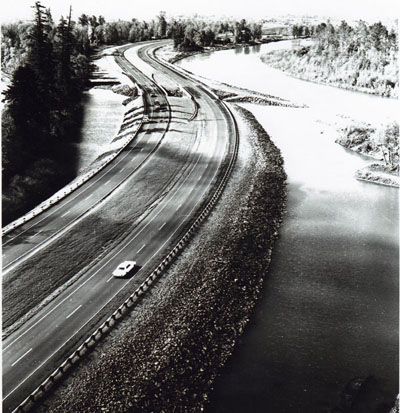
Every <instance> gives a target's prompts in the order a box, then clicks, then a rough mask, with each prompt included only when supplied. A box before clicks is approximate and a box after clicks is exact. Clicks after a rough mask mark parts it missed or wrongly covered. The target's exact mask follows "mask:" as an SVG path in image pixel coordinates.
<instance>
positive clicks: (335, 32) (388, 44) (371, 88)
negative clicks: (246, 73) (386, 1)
mask: <svg viewBox="0 0 400 413" xmlns="http://www.w3.org/2000/svg"><path fill="white" fill-rule="evenodd" d="M292 32H293V35H294V37H300V35H304V34H309V35H310V36H311V38H312V40H313V41H312V43H311V44H309V45H307V46H300V47H293V49H292V50H285V51H276V52H272V53H269V54H266V55H264V56H263V58H262V59H263V61H264V62H265V63H267V64H268V65H271V66H272V67H275V68H277V69H281V70H284V71H287V72H288V73H290V74H291V75H294V76H297V77H300V78H302V79H306V80H312V81H317V82H324V83H329V84H332V85H335V86H339V87H343V88H347V89H354V90H358V91H362V92H367V93H373V94H377V95H381V96H385V97H393V98H396V97H398V96H399V82H398V75H399V73H398V60H397V59H398V42H397V39H398V33H397V29H396V26H393V27H392V28H390V29H388V28H387V27H386V26H384V25H383V24H382V23H381V22H378V23H374V24H370V25H369V24H367V23H366V22H364V21H359V22H358V23H356V24H355V25H353V26H351V25H349V24H348V23H346V22H345V21H342V22H341V23H340V24H339V25H337V26H334V25H333V24H331V23H330V22H329V21H328V22H326V23H320V24H318V25H316V26H313V27H312V28H310V29H309V30H308V33H304V32H301V33H300V35H299V30H298V28H295V30H292Z"/></svg>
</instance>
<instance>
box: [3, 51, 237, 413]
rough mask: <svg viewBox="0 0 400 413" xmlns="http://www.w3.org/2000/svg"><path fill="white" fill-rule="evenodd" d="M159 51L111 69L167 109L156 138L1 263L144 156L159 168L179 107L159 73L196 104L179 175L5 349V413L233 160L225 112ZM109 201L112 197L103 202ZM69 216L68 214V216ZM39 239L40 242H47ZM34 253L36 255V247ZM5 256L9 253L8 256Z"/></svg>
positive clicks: (126, 286) (134, 281)
mask: <svg viewBox="0 0 400 413" xmlns="http://www.w3.org/2000/svg"><path fill="white" fill-rule="evenodd" d="M158 46H159V43H155V44H154V43H150V44H148V45H144V46H143V45H141V46H136V47H133V48H131V49H128V48H127V47H124V48H122V49H121V50H122V52H124V50H125V49H127V53H126V55H127V57H128V60H131V61H132V62H133V64H134V65H135V66H136V67H137V68H139V69H140V70H138V69H134V70H132V66H131V65H129V64H128V62H127V60H126V59H125V58H124V57H123V56H116V61H117V62H118V63H119V64H120V65H121V67H123V69H124V70H125V71H127V72H128V71H129V73H130V74H131V75H132V76H133V77H134V78H135V79H136V81H138V82H139V83H141V84H142V82H143V83H145V85H146V87H147V88H148V90H147V92H149V93H148V96H147V97H146V99H148V107H149V108H151V107H153V108H154V100H151V99H150V98H151V95H154V96H155V97H154V99H155V98H156V99H157V100H158V101H159V103H160V105H161V106H164V107H166V108H167V107H168V108H169V110H167V111H164V112H161V113H162V115H161V116H160V114H157V116H158V117H157V121H160V120H161V121H162V122H161V125H162V130H161V131H159V132H154V133H153V132H152V134H151V137H148V136H147V137H146V138H145V132H146V124H145V125H144V126H143V137H140V136H138V137H137V138H136V140H135V142H134V143H133V144H132V148H129V150H127V151H125V152H123V153H122V154H121V156H120V157H118V159H117V160H116V161H115V162H114V163H113V164H112V165H110V166H109V167H107V168H106V169H105V170H104V171H103V172H101V173H100V174H99V175H97V176H96V177H95V178H94V180H93V182H92V181H89V182H88V183H87V184H85V185H84V187H85V188H84V187H82V188H81V189H79V190H78V191H77V193H76V194H72V197H73V199H72V200H69V201H68V198H69V197H68V198H66V199H65V200H64V201H63V202H61V203H60V204H59V205H57V206H56V207H55V208H60V207H61V205H64V203H65V206H63V207H62V209H61V211H60V210H59V209H56V210H55V211H52V210H53V208H50V209H49V210H48V211H47V212H46V213H45V215H43V214H42V215H40V216H38V217H37V219H35V220H34V221H32V222H30V223H29V224H28V225H33V227H29V228H26V229H24V231H25V232H24V231H22V230H20V231H19V232H18V234H17V235H16V236H15V234H14V238H12V237H9V238H8V239H7V240H6V241H7V242H8V243H7V246H6V249H5V256H6V258H7V256H8V254H10V257H9V258H7V261H6V264H5V265H6V267H7V266H9V268H12V266H13V265H18V260H21V259H29V254H33V253H34V250H32V251H30V250H29V247H28V249H23V248H22V247H21V248H22V249H18V245H20V244H21V243H22V244H25V243H26V238H27V237H29V236H32V235H33V234H35V233H37V232H38V231H39V230H40V225H54V227H55V230H54V231H60V228H62V229H61V231H64V230H66V229H64V226H65V225H71V223H73V222H74V219H75V220H76V219H77V218H78V217H79V214H82V213H88V211H89V210H90V208H93V206H94V205H96V203H98V201H99V200H101V199H103V198H104V194H105V193H107V191H108V192H110V189H111V190H112V187H113V186H115V185H118V183H120V182H122V181H127V183H128V184H129V183H131V184H134V182H135V179H137V174H140V171H141V169H142V168H144V167H145V166H146V165H147V164H148V163H149V162H150V161H149V162H145V160H146V156H147V157H149V156H150V155H151V156H150V159H151V162H155V163H156V162H157V156H158V152H159V150H160V148H163V147H165V146H168V137H169V134H170V133H172V132H171V131H170V130H169V127H168V125H169V124H170V121H171V111H172V112H173V110H174V109H173V108H174V107H176V105H170V103H169V101H171V102H172V101H176V100H178V99H179V98H167V97H166V96H165V95H163V94H162V93H161V92H160V89H159V88H158V87H157V86H156V85H154V83H153V81H151V80H150V79H151V77H150V76H151V73H155V72H157V71H161V72H162V73H163V75H164V76H168V78H170V79H171V80H173V81H174V82H176V83H177V84H179V85H181V86H183V87H185V88H187V90H189V91H190V93H191V94H192V96H194V98H195V100H196V102H197V108H198V112H197V113H196V117H195V118H194V119H191V116H190V115H189V116H187V119H186V120H185V122H182V123H181V124H180V125H181V128H182V130H186V131H187V133H188V135H189V134H192V135H193V136H195V139H193V144H192V147H191V151H190V154H189V155H188V156H187V159H186V161H185V167H184V168H182V171H181V173H180V174H179V176H178V177H177V178H176V180H175V181H174V183H173V185H172V186H171V188H170V189H169V190H168V191H167V192H166V193H163V196H162V197H160V198H159V200H158V202H157V204H156V205H155V206H154V207H153V208H151V209H150V210H149V211H148V213H147V215H146V216H145V218H144V219H143V220H142V221H141V222H140V223H138V225H137V226H136V227H135V229H134V230H133V231H132V233H131V234H130V235H129V236H128V237H126V238H124V239H123V240H122V241H121V242H120V243H119V245H118V246H117V247H115V248H114V249H113V250H112V251H110V252H109V253H108V254H107V255H106V256H105V257H104V258H103V259H102V260H101V261H99V262H97V263H96V264H95V265H93V266H92V268H91V269H90V270H89V271H87V272H86V273H85V274H84V275H83V276H81V277H80V278H79V279H78V281H76V282H75V283H74V284H73V285H71V286H70V287H69V288H67V289H66V290H64V291H63V292H62V293H61V294H60V295H58V296H57V297H56V298H55V299H54V300H53V301H51V302H50V304H48V305H47V306H46V307H44V308H43V309H42V310H41V311H39V312H38V313H37V314H36V315H34V316H33V317H32V318H30V319H29V320H28V321H27V322H25V323H24V324H23V325H22V326H21V327H20V328H19V329H18V330H16V331H14V332H13V333H12V334H10V335H9V336H8V337H7V338H6V339H5V340H4V341H3V409H4V411H5V412H10V411H12V410H13V409H15V408H16V407H17V406H18V404H19V403H21V402H22V401H23V400H24V399H25V398H26V397H27V396H28V395H29V394H30V393H31V392H32V391H33V390H34V389H35V388H36V387H37V386H38V385H39V384H40V383H42V382H43V380H45V379H46V377H47V376H48V375H49V374H50V373H51V372H52V371H53V370H54V369H55V368H56V367H58V365H59V364H60V363H61V362H62V361H63V360H64V359H65V357H66V356H67V355H69V354H70V353H71V352H72V351H73V350H74V349H75V348H76V347H77V346H78V345H79V344H80V343H82V342H83V341H84V339H85V338H86V336H87V335H88V334H89V333H90V332H91V331H92V330H93V329H94V327H95V326H97V325H99V324H100V323H101V322H102V321H103V320H104V319H105V318H106V317H107V316H108V315H109V314H110V313H111V312H112V311H113V310H114V309H115V308H116V306H117V304H118V303H120V302H121V300H122V299H123V298H124V297H126V296H128V295H129V294H130V293H132V291H134V290H135V289H136V288H137V286H138V285H140V283H141V282H142V281H143V280H144V279H145V278H146V276H147V275H148V274H149V273H150V272H151V271H152V270H153V269H154V268H155V267H156V266H157V265H158V264H159V263H160V262H161V261H162V259H163V257H164V256H165V255H166V254H167V253H168V252H169V250H170V249H171V247H172V246H174V245H175V243H176V242H177V241H178V239H179V237H180V236H181V235H182V232H183V231H184V229H185V228H186V227H187V225H188V223H189V222H191V221H192V220H193V218H194V217H195V216H196V212H198V210H199V208H200V206H201V204H202V202H203V201H204V199H205V198H206V196H207V195H208V194H209V192H210V189H211V188H212V187H213V185H214V184H215V182H216V180H217V176H218V173H219V172H220V170H221V167H222V165H223V164H225V162H226V159H227V156H229V154H230V153H231V151H230V148H231V145H232V140H233V139H234V125H233V124H232V119H231V117H230V115H229V113H228V111H227V109H226V108H225V107H224V105H223V104H222V103H221V102H220V101H219V100H218V99H217V98H216V97H215V96H214V95H213V94H212V93H210V92H209V91H208V90H206V89H205V88H204V87H203V86H200V85H198V84H197V83H196V82H193V81H192V80H190V79H189V78H187V77H186V76H184V75H183V74H181V73H178V72H175V71H173V70H172V69H171V68H169V67H167V66H165V65H164V64H161V63H159V62H157V61H156V60H155V59H154V57H153V51H154V49H155V48H156V47H158ZM142 86H143V84H142ZM188 101H189V102H190V100H188ZM157 106H158V105H157ZM171 107H172V109H171ZM152 110H153V109H150V110H149V116H150V117H152V116H153V118H154V117H155V116H154V114H155V112H154V111H152ZM191 110H193V107H192V108H191ZM172 116H173V113H172ZM141 139H143V141H142V142H141V146H142V147H143V148H146V152H145V153H141V152H139V151H138V150H135V148H138V142H139V141H140V140H141ZM143 162H145V163H144V164H143ZM141 165H143V166H141ZM96 180H97V181H96ZM106 180H110V186H109V187H107V184H105V181H106ZM111 192H112V191H111ZM110 195H112V193H110V194H109V195H108V196H110ZM155 196H159V194H155ZM88 198H89V199H88ZM103 202H106V201H103ZM68 203H69V205H68ZM100 206H101V205H100ZM67 210H70V211H72V212H69V213H67ZM83 211H85V212H83ZM62 215H64V216H62ZM68 215H71V216H68ZM68 222H69V224H68ZM57 228H58V229H57ZM10 235H13V234H10ZM46 236H47V231H46ZM53 236H54V235H53ZM36 237H37V243H38V244H39V243H41V242H43V240H42V239H41V236H40V234H39V235H36ZM43 237H44V239H45V236H43ZM25 248H26V247H25ZM35 248H36V249H37V248H39V247H38V246H37V245H36V247H35ZM45 248H47V249H48V250H49V253H51V242H48V243H47V245H46V247H45ZM9 251H15V253H13V254H14V255H13V254H11V253H9ZM23 254H25V255H23ZM25 257H26V258H25ZM71 259H73V257H71ZM127 259H129V260H135V261H136V262H137V263H138V265H139V270H138V271H137V272H136V273H134V274H133V275H132V276H131V277H129V278H126V279H116V278H113V277H112V275H111V273H112V271H113V270H114V269H115V268H116V267H117V265H118V264H119V263H120V262H122V261H124V260H127ZM15 260H17V261H15ZM13 261H15V264H14V263H13Z"/></svg>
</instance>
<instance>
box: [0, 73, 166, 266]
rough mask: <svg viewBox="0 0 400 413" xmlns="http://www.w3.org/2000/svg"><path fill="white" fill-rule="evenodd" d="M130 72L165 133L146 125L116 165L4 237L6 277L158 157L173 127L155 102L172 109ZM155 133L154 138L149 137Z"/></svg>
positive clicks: (151, 86) (146, 82)
mask: <svg viewBox="0 0 400 413" xmlns="http://www.w3.org/2000/svg"><path fill="white" fill-rule="evenodd" d="M125 69H128V70H129V72H128V70H127V72H128V73H131V75H132V76H133V77H134V78H135V79H136V81H137V82H138V83H140V85H141V86H142V88H143V89H144V91H145V108H146V115H147V116H148V118H149V120H152V119H155V120H157V122H158V124H159V125H160V126H161V128H162V129H158V130H157V131H154V130H153V129H154V128H153V127H152V125H151V123H149V122H147V123H144V124H143V126H142V128H141V130H140V132H139V133H138V135H137V136H136V138H135V139H134V140H133V142H132V143H131V144H130V145H129V146H128V147H127V150H125V151H123V154H122V155H121V156H119V157H118V158H117V159H116V160H115V161H114V162H112V163H111V164H109V165H108V166H107V167H106V168H104V170H102V171H101V172H100V173H99V174H97V175H96V176H95V177H94V178H92V179H91V180H89V181H88V182H86V183H85V184H84V185H82V186H81V187H80V188H78V189H77V190H76V191H74V192H72V193H71V194H70V195H69V196H67V197H66V198H64V199H62V200H61V201H60V202H59V203H57V204H56V205H55V206H54V207H53V208H50V209H48V210H46V211H44V212H43V213H42V214H40V215H38V216H37V217H35V218H33V219H31V220H29V221H28V222H27V223H26V224H24V225H22V226H20V227H19V228H17V229H16V230H14V231H12V232H11V233H9V234H7V235H5V236H4V237H3V244H2V245H3V274H5V273H7V272H8V271H10V270H12V269H13V268H15V266H17V265H19V264H21V263H22V262H23V261H24V260H26V259H27V258H29V257H30V256H32V255H33V254H35V253H36V252H37V251H38V250H39V249H43V248H45V247H47V246H48V245H49V244H50V243H51V242H52V241H54V240H55V239H57V237H59V236H61V235H62V234H63V233H64V232H65V231H66V230H68V229H70V228H71V226H73V225H76V224H77V223H78V222H79V221H80V219H81V218H82V217H83V216H84V215H85V214H87V213H88V212H89V211H91V209H92V208H93V207H95V206H96V205H97V204H98V203H99V202H100V201H101V200H104V199H105V198H106V197H107V196H109V195H111V194H112V193H113V191H114V190H115V189H116V188H118V187H119V186H120V185H121V183H123V182H125V181H126V179H128V178H129V177H130V176H131V175H132V174H133V173H134V172H136V171H137V170H138V169H139V168H140V167H141V166H142V165H143V163H144V162H146V160H148V159H149V157H150V156H151V155H152V154H153V153H154V151H155V150H156V149H157V147H158V145H159V144H160V141H161V139H163V137H164V135H165V132H166V130H167V129H168V126H169V121H170V116H171V114H170V111H169V110H165V111H161V110H159V106H157V107H155V105H154V102H155V100H157V101H158V102H159V104H160V106H161V107H164V108H167V109H168V103H167V100H166V97H165V95H164V94H163V93H162V91H161V90H160V89H159V88H158V87H157V86H156V85H155V84H154V82H153V81H151V80H150V79H148V78H147V77H146V76H144V75H143V74H142V73H141V72H140V71H138V70H137V69H136V68H135V67H133V66H132V65H130V66H129V67H128V68H127V67H126V66H125ZM149 130H151V135H150V134H149V133H148V132H149Z"/></svg>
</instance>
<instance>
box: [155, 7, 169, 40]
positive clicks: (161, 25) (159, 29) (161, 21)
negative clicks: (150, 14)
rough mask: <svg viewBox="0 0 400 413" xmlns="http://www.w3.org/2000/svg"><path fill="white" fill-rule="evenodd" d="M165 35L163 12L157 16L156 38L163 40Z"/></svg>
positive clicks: (165, 26) (165, 22)
mask: <svg viewBox="0 0 400 413" xmlns="http://www.w3.org/2000/svg"><path fill="white" fill-rule="evenodd" d="M166 34H167V21H166V20H165V11H160V14H159V15H158V27H157V37H160V38H164V37H165V35H166Z"/></svg>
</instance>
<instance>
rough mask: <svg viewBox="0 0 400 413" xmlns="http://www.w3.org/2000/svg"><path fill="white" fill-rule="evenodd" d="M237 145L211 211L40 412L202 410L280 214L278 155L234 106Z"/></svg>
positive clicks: (252, 297) (263, 270)
mask: <svg viewBox="0 0 400 413" xmlns="http://www.w3.org/2000/svg"><path fill="white" fill-rule="evenodd" d="M236 110H237V113H238V114H239V116H238V118H239V119H240V122H239V129H240V137H241V146H240V149H239V157H238V161H237V165H236V168H235V170H234V172H233V175H232V177H231V179H230V181H229V183H228V186H227V188H226V189H225V191H224V193H223V195H222V197H221V199H220V201H219V203H218V205H217V207H216V208H215V209H214V211H213V212H212V214H211V215H210V216H209V218H208V219H207V220H206V222H205V223H204V224H203V226H202V227H201V229H200V231H199V233H198V234H197V235H196V236H195V237H194V239H193V240H192V242H191V243H190V244H189V246H188V248H187V249H185V250H184V252H183V253H182V255H181V256H180V258H179V259H178V260H177V261H176V262H175V264H174V265H173V266H172V267H171V268H170V269H169V270H168V272H167V273H166V274H165V275H164V277H162V279H161V280H160V281H159V282H158V283H157V284H156V285H155V287H154V288H153V289H152V290H151V291H150V293H149V294H148V295H147V296H146V297H145V298H144V300H143V302H142V303H141V305H139V306H138V307H137V308H136V309H135V310H134V311H133V312H132V313H131V314H130V315H129V316H128V317H127V318H126V319H125V320H124V321H123V322H122V323H121V324H120V326H119V327H118V328H117V329H116V330H114V331H113V332H112V334H111V335H110V336H108V337H107V338H106V339H105V340H104V341H103V342H102V343H100V344H99V346H98V347H96V350H95V352H94V353H93V354H92V355H91V356H90V357H89V359H88V360H86V361H85V362H82V363H81V364H80V366H79V367H78V368H77V370H76V371H75V373H74V375H73V376H71V377H70V378H69V379H68V383H66V385H65V386H63V387H62V388H60V389H59V391H58V392H57V393H56V394H55V395H54V396H52V397H51V399H48V400H47V401H46V403H45V405H44V406H43V407H41V408H39V409H38V411H39V412H50V411H51V412H65V411H79V412H89V411H103V412H129V411H140V412H151V411H153V412H154V411H157V412H167V411H171V408H172V406H173V408H174V409H175V411H202V410H203V409H204V406H206V405H207V402H208V395H209V392H210V391H211V389H212V384H213V381H214V379H215V377H216V375H217V373H218V371H219V369H220V368H221V366H223V365H224V363H225V362H226V360H227V358H228V357H229V356H230V354H231V353H232V351H233V348H234V345H235V342H236V340H237V339H238V337H239V336H240V334H241V333H242V331H243V328H244V327H245V325H246V323H247V321H248V319H249V317H250V315H251V311H252V308H253V306H254V304H255V302H256V300H257V297H258V295H259V291H260V288H261V286H262V282H263V278H264V277H265V276H266V274H267V270H268V266H269V263H270V260H271V253H272V247H273V245H274V242H275V240H276V238H277V236H278V232H277V230H278V227H279V225H280V222H281V219H282V214H283V211H284V209H285V202H286V191H285V179H286V175H285V172H284V170H283V161H282V158H281V155H280V152H279V150H278V149H277V148H276V147H275V145H274V144H273V143H272V142H271V141H270V139H269V137H268V135H267V133H266V132H265V131H264V130H263V129H262V128H261V126H260V125H259V124H258V123H257V121H256V120H255V119H254V117H253V116H252V115H251V114H250V113H249V112H247V111H245V110H244V109H240V108H236Z"/></svg>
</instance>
